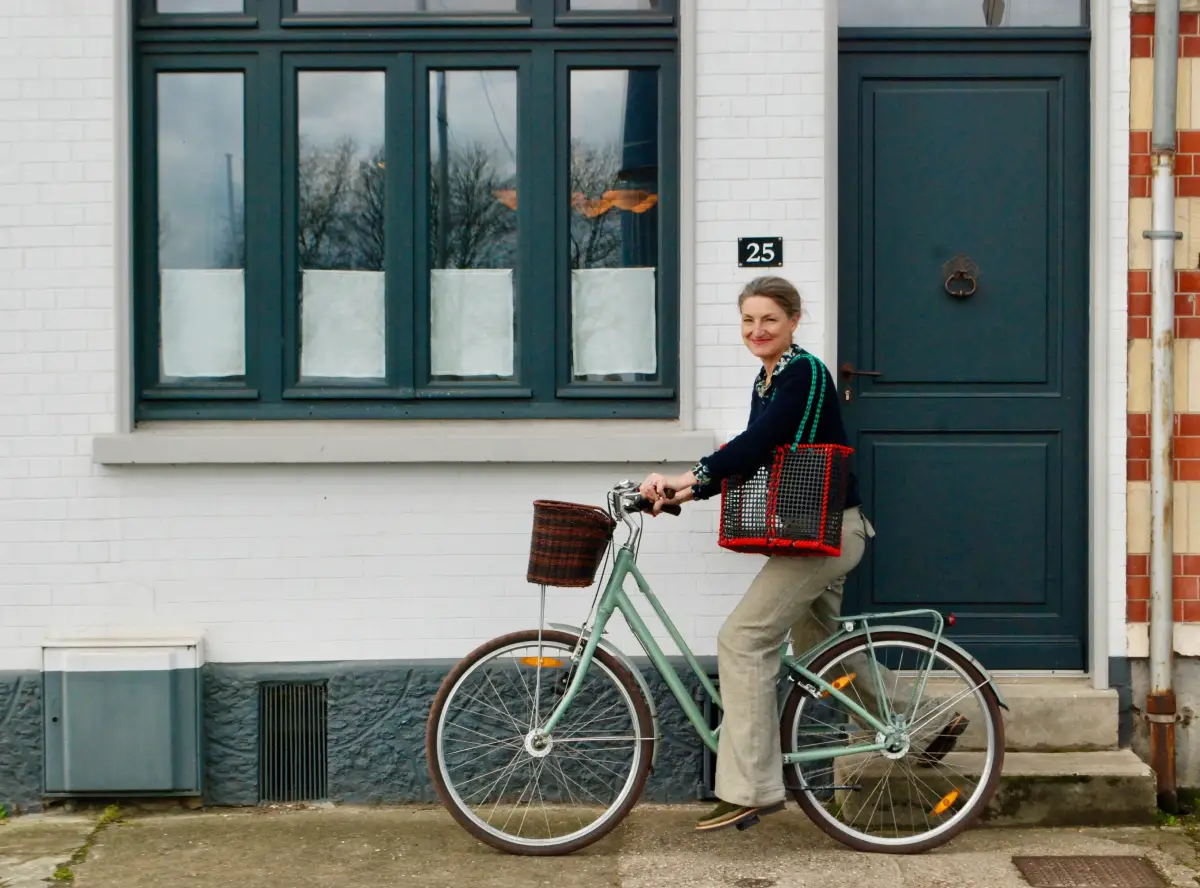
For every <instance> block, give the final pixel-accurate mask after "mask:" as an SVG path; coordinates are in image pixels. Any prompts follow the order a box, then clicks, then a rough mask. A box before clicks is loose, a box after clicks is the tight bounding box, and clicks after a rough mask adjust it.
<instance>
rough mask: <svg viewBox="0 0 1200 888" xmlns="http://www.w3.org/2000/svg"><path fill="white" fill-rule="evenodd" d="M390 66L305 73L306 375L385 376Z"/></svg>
mask: <svg viewBox="0 0 1200 888" xmlns="http://www.w3.org/2000/svg"><path fill="white" fill-rule="evenodd" d="M385 81H386V75H385V73H384V72H383V71H301V72H299V75H298V80H297V85H296V89H297V92H298V98H297V108H298V117H299V120H298V122H297V128H298V133H297V135H298V142H297V145H298V149H299V158H298V164H297V166H298V172H299V176H298V187H299V200H298V201H297V208H298V229H299V230H298V243H297V250H298V256H299V265H300V340H301V341H300V376H301V378H302V379H314V378H319V379H382V378H383V377H384V376H385V375H386V370H387V353H386V350H385V345H384V338H385V337H384V327H385V317H384V272H383V260H384V195H385V189H384V174H385V169H384V146H383V143H384V113H385V112H384V108H385V104H384V83H385Z"/></svg>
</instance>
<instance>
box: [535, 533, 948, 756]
mask: <svg viewBox="0 0 1200 888" xmlns="http://www.w3.org/2000/svg"><path fill="white" fill-rule="evenodd" d="M629 575H632V576H633V578H634V580H635V581H636V582H637V586H638V589H640V590H641V592H642V594H643V595H644V596H645V597H646V600H647V601H649V602H650V606H651V607H652V608H654V612H655V613H656V614H657V615H658V618H659V620H661V621H662V624H663V626H664V627H666V630H667V632H668V633H670V635H671V638H672V640H673V641H674V642H675V644H676V645H677V646H678V648H679V651H680V653H682V654H683V657H684V659H685V660H686V661H687V664H688V667H689V668H690V669H691V671H692V673H693V674H694V675H695V676H696V678H697V679H698V680H699V682H700V684H701V685H702V686H703V688H704V690H705V692H706V693H707V694H708V695H709V697H710V698H712V700H713V702H714V703H715V704H716V705H717V706H721V696H720V694H719V693H718V691H717V689H716V688H715V687H714V686H713V683H712V681H711V680H710V679H709V677H708V676H707V675H706V674H705V672H704V670H703V669H702V668H701V667H700V664H699V663H698V662H697V660H696V657H695V655H694V654H693V653H692V651H691V649H690V648H689V647H688V645H687V643H686V642H685V641H684V640H683V637H682V636H681V635H680V634H679V630H678V629H676V628H675V624H674V623H673V622H672V621H671V618H670V617H669V616H668V615H667V612H666V611H665V610H664V609H663V606H662V603H661V602H659V600H658V597H657V596H656V595H655V594H654V593H653V592H652V591H651V589H650V584H649V583H647V582H646V578H645V577H644V576H642V573H641V571H640V570H638V566H637V562H636V560H635V558H634V555H633V552H632V551H630V549H629V548H628V547H627V546H621V547H620V548H619V549H618V550H617V557H616V562H615V564H614V566H613V572H612V576H611V577H609V580H608V582H607V583H606V584H605V587H604V594H603V596H602V597H601V599H600V603H599V606H598V607H597V610H596V623H595V626H594V627H592V630H591V634H590V636H589V638H588V641H587V644H586V645H585V646H584V650H583V653H582V655H581V656H580V662H579V668H578V669H577V671H576V673H575V676H574V678H573V680H572V681H571V684H570V686H569V687H568V688H567V690H566V693H565V694H563V697H562V699H561V700H560V701H559V703H558V705H557V706H555V707H554V710H553V711H552V712H551V713H550V717H549V718H548V719H547V720H546V722H545V724H543V725H542V728H541V730H542V731H543V732H544V733H545V734H552V733H553V731H554V728H555V726H556V725H557V724H558V722H559V720H560V719H561V718H562V717H563V715H564V714H565V713H566V711H567V708H568V707H569V706H570V705H571V702H572V701H573V700H574V699H575V696H576V695H577V694H578V693H579V688H580V686H581V685H582V684H583V680H584V678H585V677H586V676H587V672H588V668H589V667H590V666H591V663H592V656H593V655H594V654H595V652H596V647H597V645H598V644H599V642H600V638H601V636H603V634H604V629H605V627H606V626H607V625H608V621H609V620H610V619H611V618H612V615H613V612H614V611H617V610H619V611H620V612H621V614H622V615H623V616H624V617H625V620H626V622H628V624H629V628H630V629H631V630H632V631H633V634H634V635H635V636H636V637H637V640H638V642H639V643H640V644H641V645H642V649H643V650H644V651H645V652H646V654H647V655H648V656H649V657H650V660H651V662H653V664H654V666H655V668H656V669H657V670H658V672H659V674H661V675H662V677H663V680H664V681H666V683H667V687H668V688H670V690H671V693H672V694H673V695H674V696H675V699H676V700H678V701H679V705H680V706H681V707H682V708H683V711H684V714H685V715H687V718H688V721H690V722H691V723H692V727H693V728H694V729H695V731H696V734H697V735H698V736H699V737H700V739H701V740H702V741H703V742H704V745H705V746H707V747H708V748H709V749H711V750H712V751H713V752H714V753H715V752H716V751H717V736H718V734H719V732H720V727H719V726H718V728H717V730H715V731H714V730H712V729H710V728H709V727H708V724H707V722H706V721H705V718H704V714H703V713H702V712H701V710H700V707H699V706H698V705H697V704H696V702H695V701H694V700H693V699H692V698H691V696H690V695H689V694H688V692H687V689H686V688H685V687H684V685H683V681H682V680H681V679H680V677H679V673H677V672H676V671H675V668H674V667H673V666H672V665H671V664H670V662H668V660H667V658H666V656H665V655H664V654H663V652H662V649H661V648H660V647H659V645H658V642H656V641H655V640H654V637H653V635H651V633H650V630H649V629H648V628H647V626H646V624H645V622H644V621H643V620H642V618H641V615H640V614H639V613H638V612H637V609H636V608H635V607H634V606H633V602H632V601H630V600H629V596H628V595H626V593H625V588H624V583H625V578H626V577H627V576H629ZM917 614H920V615H929V616H932V617H933V619H934V624H935V627H936V640H935V642H934V648H935V649H936V646H937V644H938V641H940V639H941V634H942V615H941V614H940V613H938V612H937V611H934V610H924V609H922V610H910V611H899V612H896V613H890V614H888V615H887V617H888V618H894V617H898V616H911V615H917ZM873 618H874V617H873V616H872V615H860V616H848V617H841V618H840V622H841V624H842V627H843V628H842V629H840V630H839V631H838V632H837V633H836V634H834V635H833V636H832V637H831V638H829V639H827V640H826V641H824V642H822V643H821V644H819V645H818V646H817V647H815V648H813V649H812V650H810V651H806V652H805V653H804V654H803V655H802V656H801V657H799V658H797V657H789V656H788V655H787V653H786V650H787V645H786V643H785V644H784V645H782V646H781V647H780V650H779V653H780V659H781V663H782V664H783V665H786V666H787V667H788V668H789V669H791V670H793V671H794V672H795V673H797V674H798V675H799V676H800V677H801V678H803V679H804V680H805V682H806V683H807V687H806V688H805V690H807V691H808V692H809V694H810V695H811V696H812V697H814V698H816V697H818V696H821V695H822V692H824V693H825V694H828V695H829V696H831V697H834V698H836V699H837V700H840V701H841V702H842V703H843V704H844V705H845V706H846V707H847V708H848V709H849V710H850V711H851V712H853V713H854V714H855V715H856V716H858V717H859V718H860V719H862V720H863V722H864V723H866V724H868V725H870V726H871V727H872V728H874V729H875V730H876V731H878V732H879V733H880V734H881V735H883V736H885V737H886V736H887V735H889V734H891V733H892V732H893V730H894V727H893V726H892V725H891V724H890V722H891V715H892V714H891V712H890V703H889V702H888V695H887V694H886V693H885V692H884V689H883V685H882V678H881V677H880V676H879V670H877V669H875V670H872V671H873V672H874V673H875V678H876V682H877V685H876V686H877V688H878V689H879V691H880V693H879V694H878V698H879V701H880V704H881V705H882V706H883V709H884V713H883V715H884V720H883V721H881V720H880V719H878V718H876V717H875V716H874V715H872V714H871V713H870V712H867V711H866V710H865V709H863V708H862V707H861V706H859V705H858V704H857V703H856V702H854V701H853V700H851V699H850V698H849V697H847V696H846V695H845V694H843V693H842V692H841V691H840V690H838V689H837V688H835V687H834V686H833V685H831V684H829V683H828V682H826V681H825V680H824V679H822V678H820V677H819V676H817V675H814V674H813V673H812V672H810V671H809V670H808V669H806V668H805V667H804V665H803V662H811V661H812V659H813V657H815V656H816V655H817V654H819V653H821V652H822V651H824V650H826V649H828V648H829V647H830V646H832V645H833V644H835V643H836V642H838V641H839V640H840V639H842V638H843V637H845V636H846V635H849V634H850V633H849V631H847V629H846V628H845V627H846V626H850V625H853V624H855V623H862V624H863V625H864V626H865V625H866V623H867V622H868V621H869V620H871V619H873ZM867 642H868V646H869V645H870V636H869V635H868V638H867ZM802 661H803V662H802ZM930 666H932V657H931V658H930ZM928 675H929V670H928V669H925V670H923V671H922V677H921V681H920V685H919V688H918V689H917V692H916V694H915V696H914V701H915V700H919V699H920V698H921V695H922V694H923V693H924V689H925V684H926V680H927V678H928ZM722 708H723V707H722ZM886 748H887V744H886V743H863V744H858V745H855V746H839V747H836V748H835V747H828V748H819V749H810V750H806V751H803V752H785V753H784V755H783V762H784V764H788V765H791V764H799V763H802V762H809V761H824V760H827V759H830V758H835V757H839V756H846V755H858V754H860V753H866V752H878V751H880V750H883V749H886Z"/></svg>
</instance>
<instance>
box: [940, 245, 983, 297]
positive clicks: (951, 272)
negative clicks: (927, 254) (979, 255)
mask: <svg viewBox="0 0 1200 888" xmlns="http://www.w3.org/2000/svg"><path fill="white" fill-rule="evenodd" d="M942 276H943V277H944V278H945V279H946V292H947V293H949V294H950V295H951V296H953V297H954V298H955V299H966V298H967V297H968V296H973V295H974V294H975V291H976V290H977V289H978V288H979V282H978V280H976V278H978V277H979V266H978V265H976V264H975V260H974V259H971V258H970V257H969V256H966V255H964V254H962V253H959V254H958V255H957V256H955V257H954V258H953V259H951V260H950V261H949V262H946V263H944V264H943V265H942Z"/></svg>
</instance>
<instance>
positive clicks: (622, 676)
mask: <svg viewBox="0 0 1200 888" xmlns="http://www.w3.org/2000/svg"><path fill="white" fill-rule="evenodd" d="M541 638H542V640H543V641H555V642H558V643H560V644H566V645H568V646H574V645H575V643H576V642H577V641H578V640H579V637H578V636H577V635H571V634H570V633H567V632H559V631H556V630H552V629H546V630H543V631H542V633H541ZM537 641H538V631H537V630H536V629H526V630H522V631H519V632H510V633H509V634H507V635H501V636H499V637H497V638H493V639H492V640H491V641H487V642H484V643H483V644H481V645H480V646H479V647H477V648H476V649H475V650H473V651H471V653H469V654H467V655H466V656H465V657H463V659H462V660H460V661H459V662H458V663H457V664H456V665H455V667H454V668H453V669H452V670H451V671H450V674H449V675H447V676H446V677H445V679H443V681H442V685H441V687H440V688H439V689H438V692H437V695H436V696H435V697H434V700H433V705H432V706H431V707H430V710H429V719H428V721H427V722H426V728H425V759H426V764H427V766H428V769H429V777H430V779H431V780H432V781H433V788H434V791H435V792H437V795H438V798H439V799H440V800H441V803H442V806H443V807H445V808H446V810H448V811H449V812H450V814H451V816H452V817H454V819H455V820H456V821H458V824H459V825H460V826H461V827H462V828H463V829H465V830H466V831H467V832H468V833H470V834H471V835H472V836H474V837H475V838H477V839H478V840H479V841H481V842H483V843H484V844H486V845H490V846H491V847H493V848H495V849H497V850H499V851H505V852H507V853H509V854H517V855H521V856H526V857H551V856H561V855H565V854H571V853H573V852H575V851H578V850H580V849H581V848H586V847H587V846H588V845H591V844H593V843H594V842H598V841H599V840H600V839H602V838H604V837H605V836H606V835H608V834H609V833H610V832H612V831H613V829H615V828H616V827H617V825H618V824H620V823H621V821H622V820H624V819H625V817H626V816H627V815H628V814H629V812H630V810H631V809H632V808H633V806H634V805H636V804H637V802H638V800H639V799H640V798H641V796H642V792H643V790H644V789H645V787H646V778H647V777H648V776H649V773H650V760H651V757H652V755H653V750H654V721H653V719H652V718H651V716H650V707H649V705H648V704H647V702H646V699H645V697H644V696H643V694H642V690H641V688H640V687H639V685H638V683H637V681H636V680H634V678H633V676H632V675H630V673H629V670H628V669H626V668H625V667H624V666H622V665H621V663H620V662H619V661H618V660H617V659H616V658H615V657H613V656H612V655H611V654H609V653H608V652H607V651H604V650H603V649H601V648H596V652H595V655H594V656H595V659H597V660H599V661H600V662H601V663H603V664H604V666H605V667H606V668H607V669H608V670H609V671H610V672H611V673H612V674H613V675H614V676H615V677H616V678H617V680H618V681H620V682H621V684H622V685H623V686H624V688H625V691H626V692H627V693H628V694H629V697H630V699H631V700H632V701H633V708H634V712H635V713H636V715H637V719H638V726H639V728H640V730H641V733H642V741H641V744H640V745H641V747H642V748H641V751H640V753H641V754H640V760H639V763H638V768H637V771H636V775H635V778H634V782H633V788H632V789H631V791H630V792H629V794H628V795H627V796H626V798H625V800H624V801H623V802H621V803H620V804H619V805H617V806H616V808H615V809H614V813H612V814H610V815H608V817H607V818H606V819H603V820H602V821H601V822H600V824H599V826H597V827H596V829H594V830H592V831H590V832H588V833H586V834H585V835H583V836H579V837H578V838H576V839H573V840H571V841H569V842H564V843H563V844H561V845H541V846H533V847H531V846H528V845H522V844H519V843H517V842H509V841H506V840H504V839H502V838H500V837H499V836H496V835H494V834H492V833H489V832H487V831H486V830H483V829H481V828H480V827H479V825H478V824H477V823H475V822H474V821H473V820H471V818H470V817H468V816H467V815H466V813H465V812H463V810H462V809H461V808H460V807H459V806H458V805H457V804H456V803H455V801H454V797H453V795H452V794H451V793H450V791H449V789H448V787H447V786H446V782H445V780H444V778H443V776H442V772H441V769H440V768H438V766H437V761H438V736H437V734H438V723H439V721H440V720H441V714H442V710H443V709H444V708H445V706H446V701H447V699H449V697H450V694H451V692H452V691H453V689H454V687H455V685H456V684H457V683H458V681H459V680H460V679H461V678H462V676H463V675H464V674H465V673H466V672H467V671H468V670H469V669H470V668H471V667H472V666H473V665H475V663H476V662H477V661H479V660H481V659H483V658H484V657H487V656H488V655H489V654H491V653H493V652H494V651H496V650H499V649H500V648H503V647H507V646H510V645H513V644H518V643H521V642H525V643H532V644H536V643H537Z"/></svg>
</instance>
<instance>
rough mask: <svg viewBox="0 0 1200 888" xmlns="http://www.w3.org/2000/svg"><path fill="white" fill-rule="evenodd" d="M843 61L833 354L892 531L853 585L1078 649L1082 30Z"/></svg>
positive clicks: (1048, 664) (995, 652) (1032, 665)
mask: <svg viewBox="0 0 1200 888" xmlns="http://www.w3.org/2000/svg"><path fill="white" fill-rule="evenodd" d="M840 65H841V76H840V98H839V102H840V121H839V128H840V170H839V179H840V186H839V187H840V198H839V215H840V220H841V221H840V236H839V250H840V285H839V349H838V365H839V366H838V367H837V368H834V371H835V374H836V375H837V377H838V379H839V381H840V383H841V387H842V394H843V408H844V410H845V416H846V422H847V425H848V431H849V433H850V436H851V441H852V443H853V444H854V446H855V447H856V448H857V455H856V457H855V466H856V470H857V472H858V474H859V476H860V478H861V482H862V490H863V498H864V502H865V508H866V512H867V515H868V517H869V518H870V519H871V520H872V521H873V523H874V524H875V525H876V529H877V531H878V536H877V537H876V539H875V541H874V546H873V547H872V548H871V550H870V554H869V556H868V557H867V558H866V559H864V561H863V563H862V565H861V566H860V567H859V568H858V570H856V571H855V572H854V574H853V575H852V579H851V582H850V587H849V589H848V600H847V602H846V606H847V607H848V608H851V607H852V608H856V609H864V610H896V609H901V608H908V607H934V608H937V609H939V610H941V611H942V612H943V613H953V614H954V615H955V617H956V626H955V627H954V628H952V629H950V630H949V632H950V634H951V636H952V637H953V638H955V640H957V641H959V642H960V643H963V644H965V645H966V646H967V647H968V648H969V649H970V650H971V651H972V652H973V653H975V654H976V655H977V656H979V657H980V659H981V660H982V661H983V662H984V663H985V665H987V666H989V667H990V668H996V669H1082V668H1084V665H1085V656H1086V638H1087V635H1086V632H1087V625H1088V606H1087V602H1088V598H1087V588H1088V581H1087V527H1088V522H1087V499H1088V498H1087V487H1086V485H1087V390H1088V359H1087V358H1088V335H1087V330H1088V295H1087V294H1088V284H1087V263H1088V236H1087V229H1088V55H1087V45H1086V42H1082V41H1081V42H1080V43H1079V44H1072V43H1070V42H1068V41H1057V42H1055V43H1050V42H1046V41H1042V42H1037V41H1026V42H1024V43H1016V42H1015V41H1001V40H994V39H993V40H988V39H977V40H975V39H963V40H959V41H955V40H952V39H948V38H943V39H940V40H929V41H927V42H924V43H919V42H906V41H904V40H896V39H891V40H883V41H873V40H866V39H862V40H853V41H847V40H844V41H843V42H842V52H841V60H840ZM959 256H961V257H965V258H964V259H963V260H960V264H959V265H955V264H954V263H955V258H956V257H959ZM947 263H949V264H947ZM964 269H965V270H964ZM972 269H977V271H973V270H972ZM956 270H959V273H958V274H957V276H955V271H956ZM948 277H952V280H951V281H950V283H949V285H947V278H948ZM972 290H973V292H972ZM849 369H853V370H856V371H870V372H874V373H878V374H880V375H878V376H872V375H849V374H848V373H847V370H849ZM847 396H848V397H849V400H848V401H847V400H846V397H847Z"/></svg>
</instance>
